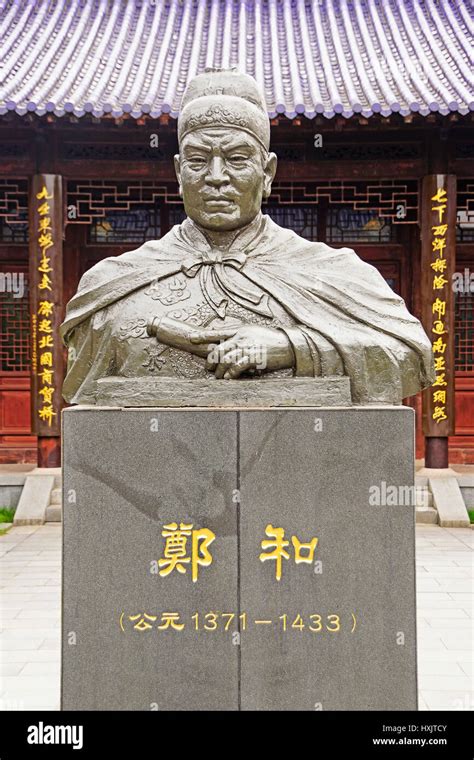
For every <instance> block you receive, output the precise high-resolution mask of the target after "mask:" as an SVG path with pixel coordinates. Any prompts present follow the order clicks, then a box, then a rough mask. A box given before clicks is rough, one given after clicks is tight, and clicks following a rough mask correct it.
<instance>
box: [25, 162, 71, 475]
mask: <svg viewBox="0 0 474 760" xmlns="http://www.w3.org/2000/svg"><path fill="white" fill-rule="evenodd" d="M29 219H30V221H29V225H30V265H29V269H30V316H31V340H32V345H31V414H32V432H33V433H34V434H36V435H37V436H38V467H59V466H60V464H61V438H60V436H61V406H62V398H61V387H62V380H63V349H62V344H61V340H60V337H59V326H60V324H61V321H62V318H63V271H62V267H63V226H64V225H63V204H62V180H61V177H60V176H59V175H57V174H35V175H34V176H33V177H32V178H31V183H30V198H29Z"/></svg>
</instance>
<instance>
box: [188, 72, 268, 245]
mask: <svg viewBox="0 0 474 760" xmlns="http://www.w3.org/2000/svg"><path fill="white" fill-rule="evenodd" d="M178 141H179V154H178V155H176V156H175V157H174V161H175V169H176V176H177V178H178V182H179V192H180V194H181V196H182V198H183V201H184V209H185V211H186V214H187V216H189V217H190V218H191V219H192V220H193V221H194V222H196V224H199V225H200V226H201V227H204V228H205V229H209V230H216V231H217V230H223V231H226V230H237V229H239V228H241V227H245V226H246V225H247V224H249V223H250V222H251V221H252V220H253V219H254V218H255V217H256V216H257V214H258V212H259V211H260V206H261V204H262V200H263V199H264V198H267V197H268V196H269V194H270V190H271V184H272V181H273V178H274V176H275V171H276V156H275V154H274V153H270V152H269V146H270V122H269V119H268V114H267V110H266V104H265V100H264V97H263V95H262V94H261V93H260V91H259V89H258V87H257V83H256V82H255V80H254V79H252V77H250V76H248V75H247V74H241V73H239V72H238V71H237V70H236V69H206V71H205V72H204V73H203V74H199V75H198V76H196V77H194V78H193V79H192V80H191V81H190V82H189V84H188V86H187V88H186V90H185V92H184V95H183V100H182V105H181V113H180V116H179V119H178Z"/></svg>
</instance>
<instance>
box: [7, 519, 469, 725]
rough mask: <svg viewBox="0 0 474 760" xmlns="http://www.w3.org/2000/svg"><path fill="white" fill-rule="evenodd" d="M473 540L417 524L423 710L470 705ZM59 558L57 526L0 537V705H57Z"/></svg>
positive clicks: (54, 707) (25, 707) (21, 707)
mask: <svg viewBox="0 0 474 760" xmlns="http://www.w3.org/2000/svg"><path fill="white" fill-rule="evenodd" d="M473 539H474V531H473V530H470V529H446V528H439V527H436V526H418V527H417V565H418V584H417V592H418V621H419V625H418V651H419V663H418V666H419V684H420V708H421V709H422V710H473V709H474V679H473V672H472V668H473V661H474V651H473V642H474V636H473V625H474V621H473V615H472V613H473V604H472V602H473V591H474V583H473V567H474V566H473V558H474V555H473V552H472V550H473ZM401 550H402V551H403V548H402V547H401ZM60 563H61V526H60V525H58V524H49V525H48V524H47V525H45V526H42V527H35V526H33V527H29V526H28V527H21V528H20V527H18V528H12V529H11V530H10V531H9V532H8V533H7V534H6V535H4V536H0V618H1V623H0V625H1V628H0V709H3V710H28V709H40V710H57V709H58V708H59V669H60V648H59V644H60V614H61V613H60V575H61V564H60Z"/></svg>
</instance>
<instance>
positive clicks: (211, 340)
mask: <svg viewBox="0 0 474 760" xmlns="http://www.w3.org/2000/svg"><path fill="white" fill-rule="evenodd" d="M178 139H179V155H177V156H175V158H174V161H175V168H176V174H177V178H178V182H179V188H180V193H181V195H182V197H183V202H184V208H185V211H186V214H187V218H186V219H185V221H184V222H183V223H182V224H181V225H176V226H175V227H173V228H172V229H171V230H170V232H168V233H167V234H166V235H164V237H162V238H161V239H160V240H152V241H148V242H146V243H144V244H143V245H142V246H141V247H140V248H138V249H137V250H135V251H131V252H128V253H125V254H123V255H122V256H118V257H112V258H108V259H105V260H103V261H101V262H99V263H98V264H96V265H95V266H94V267H92V269H90V270H89V271H88V272H87V273H86V274H85V275H84V276H83V277H82V279H81V281H80V283H79V288H78V292H77V294H76V295H75V296H74V298H72V300H71V301H70V303H69V305H68V309H67V314H66V319H65V321H64V323H63V325H62V335H63V339H64V342H65V344H66V345H67V346H68V348H69V364H68V373H67V377H66V379H65V382H64V386H63V394H64V397H65V399H66V400H67V401H69V402H71V403H76V404H77V403H86V404H90V403H95V398H96V396H95V386H96V382H97V381H98V380H100V379H101V378H105V377H115V378H140V377H150V376H153V377H156V378H173V377H174V378H188V379H189V378H193V379H198V378H201V379H206V378H207V379H208V380H209V381H211V380H214V379H215V378H217V379H221V380H231V381H234V382H238V381H239V379H240V378H247V379H249V378H252V379H253V380H254V381H255V382H256V381H260V380H262V381H264V380H265V379H266V378H278V377H288V376H295V377H313V378H314V377H328V376H337V375H339V376H342V375H345V376H348V377H349V378H350V384H351V393H352V400H353V402H354V403H358V404H361V403H374V402H380V403H399V402H400V401H401V399H402V398H405V397H407V396H410V395H412V394H414V393H416V392H417V391H419V390H420V389H421V388H424V387H427V386H429V385H430V384H431V383H432V382H433V380H434V376H433V360H432V350H431V344H430V341H429V340H428V337H427V336H426V333H425V332H424V330H423V328H422V326H421V324H420V322H419V321H418V320H417V319H416V318H415V317H413V316H412V315H411V314H410V313H409V312H408V310H407V308H406V306H405V304H404V301H403V299H401V298H400V297H399V296H398V295H396V294H395V293H394V292H393V291H392V290H391V289H390V287H389V286H388V285H387V283H386V282H385V280H384V279H383V277H382V276H381V275H380V274H379V273H378V271H377V270H376V269H375V268H374V267H372V266H370V265H369V264H366V263H364V262H363V261H362V260H361V259H360V258H359V257H358V256H357V255H356V254H355V253H354V251H352V250H350V249H348V248H342V249H338V250H335V249H332V248H330V247H328V246H327V245H325V244H323V243H318V242H310V241H307V240H305V239H303V238H301V237H299V236H298V235H296V234H295V233H294V232H292V231H290V230H286V229H283V228H282V227H280V226H278V225H277V224H275V223H274V222H273V221H272V220H271V219H270V218H269V217H268V216H266V215H263V214H262V213H261V204H262V200H263V199H264V198H267V197H268V195H269V194H270V189H271V184H272V181H273V178H274V176H275V171H276V164H277V158H276V156H275V154H274V153H271V152H270V151H269V145H270V125H269V119H268V115H267V112H266V106H265V102H264V99H263V96H262V94H261V93H260V92H259V90H258V88H257V85H256V82H255V81H254V80H253V79H252V78H251V77H249V76H247V75H245V74H241V73H239V72H237V71H235V70H214V69H213V70H209V71H206V72H205V73H203V74H200V75H198V76H196V77H195V78H194V79H193V80H192V81H191V82H190V83H189V85H188V87H187V89H186V91H185V94H184V97H183V102H182V109H181V113H180V117H179V120H178Z"/></svg>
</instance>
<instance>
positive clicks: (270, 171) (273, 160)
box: [263, 153, 278, 198]
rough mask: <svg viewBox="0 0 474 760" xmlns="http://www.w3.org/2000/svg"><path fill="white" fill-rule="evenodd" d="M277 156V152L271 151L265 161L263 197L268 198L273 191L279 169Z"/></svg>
mask: <svg viewBox="0 0 474 760" xmlns="http://www.w3.org/2000/svg"><path fill="white" fill-rule="evenodd" d="M277 161H278V159H277V157H276V155H275V153H269V154H268V156H267V159H266V161H265V166H264V169H263V173H264V180H263V197H264V198H268V196H269V195H270V193H271V191H272V182H273V180H274V179H275V174H276V170H277Z"/></svg>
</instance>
